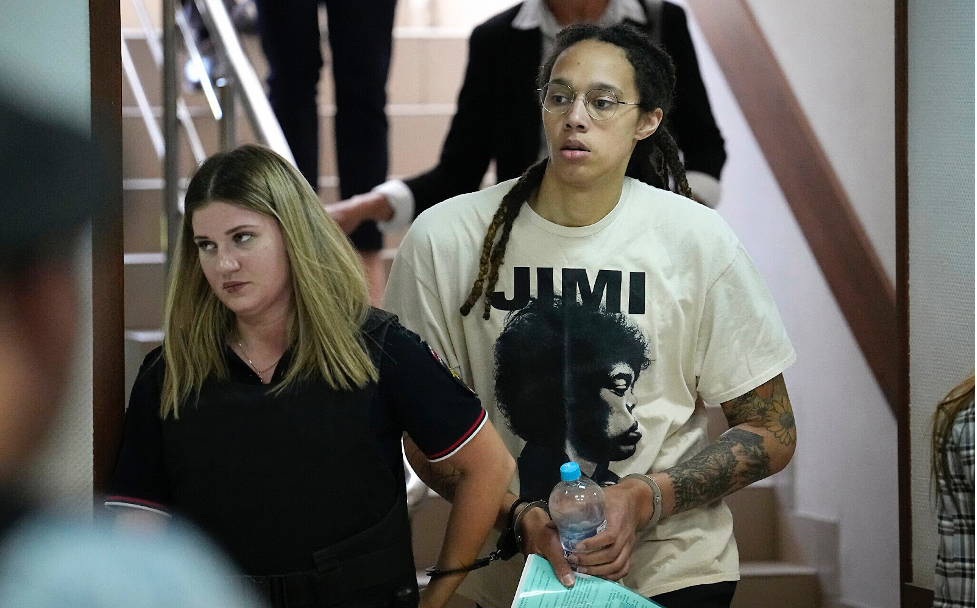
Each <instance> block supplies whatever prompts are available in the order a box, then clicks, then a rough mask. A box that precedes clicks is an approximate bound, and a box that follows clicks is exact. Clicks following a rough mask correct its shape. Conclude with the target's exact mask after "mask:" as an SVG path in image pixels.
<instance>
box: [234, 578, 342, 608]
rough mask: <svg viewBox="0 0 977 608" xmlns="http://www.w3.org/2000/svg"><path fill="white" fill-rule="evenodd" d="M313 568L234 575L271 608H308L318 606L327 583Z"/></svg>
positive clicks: (326, 589) (324, 594) (326, 590)
mask: <svg viewBox="0 0 977 608" xmlns="http://www.w3.org/2000/svg"><path fill="white" fill-rule="evenodd" d="M323 578H324V577H322V576H320V575H319V573H317V572H314V571H311V570H310V571H307V572H291V573H289V574H272V575H268V576H257V575H254V576H252V575H245V576H237V577H235V579H236V580H238V581H239V582H240V583H241V584H242V585H243V586H244V587H246V588H247V589H249V590H250V591H251V592H252V593H253V594H255V595H257V596H258V598H259V599H260V600H262V601H263V602H265V604H266V605H268V606H270V607H271V608H300V607H303V608H304V607H306V606H308V607H309V608H312V607H315V606H319V605H321V604H323V603H324V601H325V600H327V598H328V593H329V588H328V583H327V582H326V581H325V580H323Z"/></svg>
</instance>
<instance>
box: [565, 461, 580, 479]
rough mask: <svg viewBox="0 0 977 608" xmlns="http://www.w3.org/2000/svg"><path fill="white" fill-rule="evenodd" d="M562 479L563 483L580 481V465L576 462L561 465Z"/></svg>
mask: <svg viewBox="0 0 977 608" xmlns="http://www.w3.org/2000/svg"><path fill="white" fill-rule="evenodd" d="M560 479H562V480H563V481H576V480H578V479H580V465H579V464H577V463H575V462H568V463H566V464H563V465H561V466H560Z"/></svg>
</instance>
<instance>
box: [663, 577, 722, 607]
mask: <svg viewBox="0 0 977 608" xmlns="http://www.w3.org/2000/svg"><path fill="white" fill-rule="evenodd" d="M735 591H736V581H728V582H723V583H712V584H711V585H694V586H692V587H686V588H685V589H679V590H677V591H672V592H669V593H663V594H661V595H656V596H654V597H652V598H649V599H650V600H651V601H653V602H656V603H658V604H661V605H662V606H664V607H665V608H729V605H730V603H731V602H732V601H733V593H734V592H735Z"/></svg>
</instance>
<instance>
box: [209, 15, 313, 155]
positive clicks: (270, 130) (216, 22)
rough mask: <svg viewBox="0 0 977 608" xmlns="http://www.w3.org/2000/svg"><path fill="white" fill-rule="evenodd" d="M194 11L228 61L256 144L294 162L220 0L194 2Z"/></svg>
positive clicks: (283, 135)
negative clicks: (253, 132)
mask: <svg viewBox="0 0 977 608" xmlns="http://www.w3.org/2000/svg"><path fill="white" fill-rule="evenodd" d="M195 1H196V3H197V10H198V11H200V16H201V18H202V19H203V20H204V24H205V25H206V26H207V30H208V31H209V32H210V37H211V40H213V42H214V45H215V47H216V48H217V51H218V52H219V53H220V54H221V55H222V56H223V57H224V58H225V59H226V60H227V62H226V63H227V67H228V68H229V69H230V76H231V78H232V83H233V86H234V87H236V88H237V90H238V91H239V92H240V95H241V99H242V101H243V104H242V105H243V107H244V111H245V113H246V114H247V115H248V118H249V120H250V122H251V124H252V126H253V127H254V128H255V136H256V137H257V138H258V141H259V142H260V143H261V144H263V145H265V146H268V147H269V148H271V149H272V150H274V151H275V152H277V153H278V154H280V155H281V156H283V157H285V159H287V160H288V161H289V162H291V163H293V164H294V163H295V159H294V158H293V157H292V151H291V148H289V146H288V142H287V141H286V140H285V134H284V133H282V128H281V125H279V124H278V119H277V118H276V117H275V113H274V112H273V111H272V109H271V104H270V103H269V102H268V97H267V96H266V95H265V89H264V87H263V86H262V85H261V81H260V80H259V79H258V75H257V74H256V73H255V71H254V68H253V67H252V66H251V61H249V60H248V57H247V55H246V54H245V52H244V49H243V48H241V41H240V40H239V39H238V36H237V32H236V31H235V30H234V25H233V24H232V23H231V17H230V15H228V14H227V9H226V8H225V7H224V2H223V0H195Z"/></svg>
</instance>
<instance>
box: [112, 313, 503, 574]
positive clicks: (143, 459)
mask: <svg viewBox="0 0 977 608" xmlns="http://www.w3.org/2000/svg"><path fill="white" fill-rule="evenodd" d="M380 315H385V316H383V317H381V316H380ZM378 319H380V320H378ZM364 332H365V334H366V336H365V337H366V342H367V343H368V344H370V345H371V346H370V350H371V354H372V356H373V357H374V361H375V362H376V364H377V367H378V369H379V371H380V380H379V382H378V383H376V384H372V385H370V386H368V387H366V388H362V389H356V390H353V391H347V392H341V391H335V390H333V389H331V388H330V387H329V385H328V384H326V382H325V381H323V380H318V381H308V382H302V383H298V384H297V385H294V386H292V387H291V388H289V389H286V390H285V391H282V392H278V393H276V392H273V389H274V387H275V386H276V385H278V384H279V383H280V382H281V379H282V377H283V375H284V374H285V372H286V371H287V369H288V366H289V361H290V353H289V352H286V353H285V355H284V356H283V357H282V360H281V362H280V363H279V365H278V367H277V369H276V370H275V374H274V377H273V378H272V381H271V383H270V384H269V385H264V384H262V383H261V381H260V379H259V378H258V376H257V375H256V374H255V373H254V372H253V371H252V370H251V369H250V368H249V367H248V365H247V364H246V363H244V362H243V361H241V359H240V358H238V357H237V355H236V354H235V353H234V351H233V350H231V349H230V348H229V347H228V348H226V349H225V353H224V354H225V357H226V360H227V363H228V367H229V368H230V380H228V381H225V382H217V381H207V382H205V383H204V386H203V388H202V389H201V391H200V398H199V400H196V399H194V398H191V399H189V400H187V402H186V403H184V404H183V406H182V407H181V408H180V418H179V419H178V420H174V419H173V418H172V416H171V417H168V418H167V419H166V420H161V419H160V417H159V405H160V394H161V389H162V383H163V369H164V361H163V358H162V356H161V352H162V351H161V348H158V349H156V350H154V351H153V352H152V353H150V354H149V355H148V356H147V357H146V359H145V361H144V362H143V365H142V368H141V369H140V371H139V376H138V378H137V380H136V382H135V385H134V386H133V389H132V395H131V397H130V401H129V410H128V412H127V414H126V423H125V435H124V439H123V444H122V447H121V449H120V454H119V459H118V462H117V464H116V470H115V473H114V475H113V479H112V483H111V486H110V492H109V496H108V498H107V499H106V501H105V502H106V505H108V506H127V507H142V508H149V509H154V510H158V511H162V512H164V513H176V514H180V515H182V516H185V517H187V518H189V519H190V520H192V521H193V522H195V523H196V524H198V525H199V526H201V527H202V528H203V529H204V530H205V531H207V532H208V533H210V534H211V535H212V536H213V537H214V539H215V540H216V541H217V542H218V543H219V544H221V545H222V546H223V548H224V549H225V550H226V551H227V552H228V553H229V554H230V555H231V557H232V558H234V559H235V560H236V561H237V562H238V564H239V565H240V566H241V567H242V569H243V570H244V571H245V572H248V573H251V574H281V573H285V572H293V571H297V570H310V569H312V568H313V566H314V564H313V561H312V553H313V552H314V551H316V550H318V549H321V548H324V547H326V546H328V545H330V544H332V543H334V542H337V541H339V540H342V539H344V538H348V537H349V536H351V535H353V534H355V533H356V532H359V531H361V530H365V529H367V528H369V527H370V526H371V525H373V524H375V523H377V522H378V521H379V520H380V519H381V518H383V517H384V516H385V515H386V514H387V513H388V512H389V511H390V509H391V507H392V506H393V504H394V502H395V500H396V498H397V496H398V493H399V492H403V486H404V471H403V464H402V462H403V461H402V456H401V447H400V440H401V437H402V433H403V432H407V433H408V434H409V435H410V437H411V438H412V439H413V440H414V441H415V443H417V445H418V446H419V447H420V448H421V449H422V450H423V451H424V453H425V454H426V455H427V456H428V458H430V459H432V460H438V459H442V458H446V457H448V456H450V455H451V454H453V453H455V452H456V451H457V450H458V449H460V448H461V446H463V445H464V443H465V442H467V441H468V440H469V439H470V438H471V437H473V436H474V435H475V434H476V433H477V432H478V431H479V429H481V427H482V425H483V424H484V422H485V419H486V416H485V411H484V410H483V409H482V407H481V405H480V403H479V401H478V398H477V397H476V396H475V394H474V393H473V392H472V391H471V390H470V389H468V388H467V387H466V386H465V385H464V384H462V383H461V381H460V380H458V379H457V378H456V377H454V375H453V374H452V373H451V372H450V370H449V369H447V368H446V367H445V366H444V365H443V364H442V363H441V361H440V359H439V358H438V357H437V355H436V354H434V352H433V351H432V350H430V348H429V347H428V346H427V345H426V344H425V343H424V342H422V341H421V339H420V338H419V337H418V336H417V335H416V334H414V333H413V332H411V331H409V330H407V329H405V328H404V327H402V326H401V325H400V324H399V323H397V321H396V319H395V318H393V317H392V316H389V315H386V313H379V312H376V313H374V314H373V315H372V316H371V319H370V321H368V322H367V324H366V325H365V326H364Z"/></svg>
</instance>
